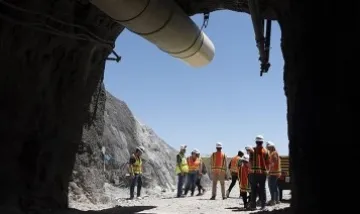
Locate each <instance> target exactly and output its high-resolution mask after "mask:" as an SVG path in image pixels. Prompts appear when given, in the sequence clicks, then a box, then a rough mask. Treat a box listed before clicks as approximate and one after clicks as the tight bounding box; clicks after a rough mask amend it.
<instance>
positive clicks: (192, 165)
mask: <svg viewBox="0 0 360 214" xmlns="http://www.w3.org/2000/svg"><path fill="white" fill-rule="evenodd" d="M187 163H188V166H189V172H194V171H198V170H199V169H200V164H201V162H200V158H195V160H194V159H193V158H192V157H188V159H187Z"/></svg>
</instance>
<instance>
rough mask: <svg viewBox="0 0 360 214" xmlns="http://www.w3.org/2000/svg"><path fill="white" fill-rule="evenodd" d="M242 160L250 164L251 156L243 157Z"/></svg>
mask: <svg viewBox="0 0 360 214" xmlns="http://www.w3.org/2000/svg"><path fill="white" fill-rule="evenodd" d="M240 160H242V161H246V162H249V155H244V156H242V158H241V159H240Z"/></svg>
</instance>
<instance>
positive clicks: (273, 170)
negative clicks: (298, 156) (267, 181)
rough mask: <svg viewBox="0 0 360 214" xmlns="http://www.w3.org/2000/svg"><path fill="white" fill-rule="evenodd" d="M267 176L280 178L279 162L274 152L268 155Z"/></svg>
mask: <svg viewBox="0 0 360 214" xmlns="http://www.w3.org/2000/svg"><path fill="white" fill-rule="evenodd" d="M269 175H275V176H278V177H280V176H281V160H280V157H279V154H278V153H277V152H276V151H273V152H271V153H270V169H269Z"/></svg>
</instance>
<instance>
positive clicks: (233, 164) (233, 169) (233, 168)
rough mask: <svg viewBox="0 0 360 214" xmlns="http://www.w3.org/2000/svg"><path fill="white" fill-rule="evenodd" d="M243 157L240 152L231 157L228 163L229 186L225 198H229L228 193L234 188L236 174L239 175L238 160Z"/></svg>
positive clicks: (236, 178)
mask: <svg viewBox="0 0 360 214" xmlns="http://www.w3.org/2000/svg"><path fill="white" fill-rule="evenodd" d="M243 156H244V153H243V152H242V151H238V154H237V155H236V156H235V157H233V158H232V159H231V161H230V163H229V166H228V168H229V170H230V173H231V184H230V186H229V188H228V190H227V191H226V197H227V198H228V197H229V196H230V192H231V190H232V188H233V187H234V186H235V184H236V181H237V180H238V174H239V161H240V158H242V157H243Z"/></svg>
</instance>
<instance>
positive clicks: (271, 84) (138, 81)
mask: <svg viewBox="0 0 360 214" xmlns="http://www.w3.org/2000/svg"><path fill="white" fill-rule="evenodd" d="M192 18H193V20H194V21H195V22H196V23H197V24H198V25H199V26H200V25H201V24H202V15H197V16H194V17H192ZM205 32H206V34H207V35H208V36H209V37H210V39H211V40H212V41H213V43H214V45H215V48H216V53H215V58H214V60H213V61H212V63H211V64H209V65H207V66H205V67H203V68H200V69H196V68H192V67H189V66H187V65H186V64H184V63H183V62H181V61H180V60H177V59H175V58H172V57H170V56H169V55H167V54H165V53H163V52H161V51H160V50H159V49H158V48H157V47H156V46H154V45H153V44H151V43H149V42H148V41H146V40H144V39H142V38H141V37H139V36H137V35H135V34H132V33H130V32H129V31H124V32H123V33H122V34H121V35H120V36H119V38H118V39H117V42H116V48H115V50H116V51H117V52H118V53H119V54H120V55H121V56H122V61H121V62H120V63H118V64H117V63H114V62H111V61H109V62H107V64H106V72H105V85H106V88H107V90H108V91H110V93H112V94H113V95H114V96H116V97H118V98H119V99H121V100H124V101H125V102H126V103H127V104H128V106H129V108H130V109H131V110H132V112H133V113H134V115H135V116H136V117H137V118H138V119H139V120H140V121H141V122H143V123H145V124H147V125H149V126H150V127H152V128H153V129H154V131H155V132H156V133H157V134H158V135H159V136H160V137H161V138H163V139H164V140H165V141H166V142H167V143H168V144H170V145H171V146H173V147H174V148H176V149H178V147H179V146H180V145H181V144H187V145H188V146H189V149H193V148H198V149H199V150H200V151H201V152H202V153H203V154H209V153H211V152H212V151H213V150H214V148H215V143H216V142H217V141H220V142H222V143H223V147H224V151H225V152H226V154H227V155H228V156H233V155H235V154H236V153H237V151H238V150H239V149H243V148H244V147H245V146H246V145H248V144H254V139H255V136H256V135H258V134H262V135H263V136H264V138H265V139H266V140H270V141H272V142H274V143H275V145H276V146H277V149H278V150H279V151H280V153H281V154H287V153H288V138H287V122H286V99H285V95H284V90H283V85H284V84H283V58H282V54H281V51H280V29H279V26H278V24H277V23H274V24H273V33H272V41H271V53H270V54H271V56H270V63H271V64H272V65H271V68H270V70H269V73H267V74H265V75H264V76H263V77H260V76H259V61H258V57H259V56H258V50H257V49H256V45H255V39H254V31H253V28H252V24H251V20H250V16H249V15H247V14H243V13H235V12H230V11H218V12H213V13H211V15H210V20H209V25H208V27H207V28H206V29H205Z"/></svg>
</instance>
